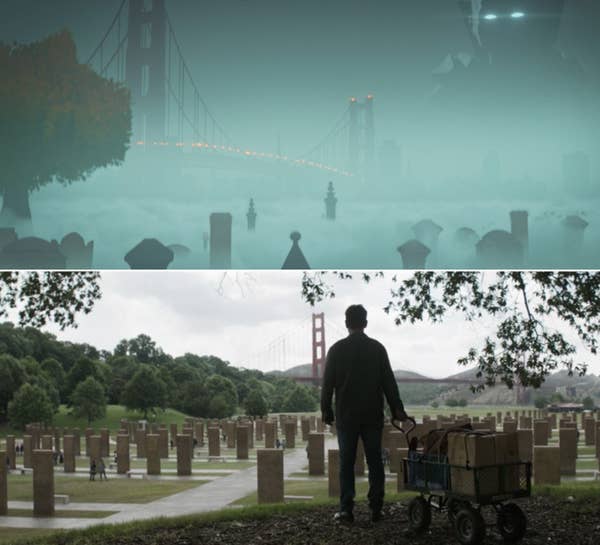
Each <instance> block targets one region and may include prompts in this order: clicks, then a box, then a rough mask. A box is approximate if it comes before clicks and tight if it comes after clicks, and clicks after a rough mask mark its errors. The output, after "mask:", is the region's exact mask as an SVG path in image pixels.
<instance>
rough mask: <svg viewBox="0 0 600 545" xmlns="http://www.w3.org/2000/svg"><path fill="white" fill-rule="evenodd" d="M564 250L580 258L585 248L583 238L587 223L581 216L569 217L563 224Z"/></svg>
mask: <svg viewBox="0 0 600 545" xmlns="http://www.w3.org/2000/svg"><path fill="white" fill-rule="evenodd" d="M561 223H562V227H563V237H564V248H565V251H566V252H567V253H569V254H571V256H574V257H579V256H580V255H581V250H582V248H583V237H584V232H585V229H586V228H587V226H588V225H589V224H588V222H587V221H585V220H584V219H582V218H581V217H579V216H567V217H566V218H565V219H564V220H563V221H562V222H561Z"/></svg>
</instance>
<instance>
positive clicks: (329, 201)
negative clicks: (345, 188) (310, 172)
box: [325, 182, 338, 220]
mask: <svg viewBox="0 0 600 545" xmlns="http://www.w3.org/2000/svg"><path fill="white" fill-rule="evenodd" d="M337 201H338V200H337V198H336V196H335V190H334V189H333V182H329V185H328V186H327V196H326V197H325V217H326V218H327V219H328V220H335V209H336V205H337Z"/></svg>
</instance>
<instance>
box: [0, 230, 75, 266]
mask: <svg viewBox="0 0 600 545" xmlns="http://www.w3.org/2000/svg"><path fill="white" fill-rule="evenodd" d="M65 267H66V259H65V256H64V255H63V254H62V253H61V252H60V249H59V246H58V242H56V240H53V241H51V242H48V241H47V240H43V239H41V238H38V237H25V238H20V239H17V240H15V241H14V242H10V243H9V244H7V245H6V246H4V248H2V251H1V252H0V268H2V269H32V270H40V269H42V270H43V269H64V268H65Z"/></svg>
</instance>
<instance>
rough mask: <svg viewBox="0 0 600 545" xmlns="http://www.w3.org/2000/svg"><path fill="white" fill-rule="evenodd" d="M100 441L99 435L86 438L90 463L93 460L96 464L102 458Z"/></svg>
mask: <svg viewBox="0 0 600 545" xmlns="http://www.w3.org/2000/svg"><path fill="white" fill-rule="evenodd" d="M101 443H102V440H101V438H100V436H99V435H92V436H90V437H88V456H89V458H90V462H91V461H92V460H95V461H96V463H98V462H99V461H100V458H101V457H102V445H101Z"/></svg>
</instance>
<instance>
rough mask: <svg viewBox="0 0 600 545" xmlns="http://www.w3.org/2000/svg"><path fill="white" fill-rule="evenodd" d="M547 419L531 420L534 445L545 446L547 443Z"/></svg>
mask: <svg viewBox="0 0 600 545" xmlns="http://www.w3.org/2000/svg"><path fill="white" fill-rule="evenodd" d="M548 428H549V425H548V421H547V420H535V421H534V422H533V444H534V446H538V445H539V446H545V445H547V444H548V433H549V432H548Z"/></svg>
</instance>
